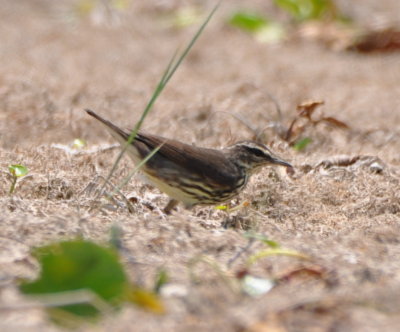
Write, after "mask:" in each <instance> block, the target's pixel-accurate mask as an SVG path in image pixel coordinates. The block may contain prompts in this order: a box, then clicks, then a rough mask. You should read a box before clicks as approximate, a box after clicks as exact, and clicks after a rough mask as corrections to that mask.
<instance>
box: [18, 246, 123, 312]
mask: <svg viewBox="0 0 400 332" xmlns="http://www.w3.org/2000/svg"><path fill="white" fill-rule="evenodd" d="M33 255H34V257H36V258H37V259H38V261H39V264H40V267H41V272H40V275H39V278H38V279H37V280H35V281H32V282H29V281H25V282H23V283H22V284H21V285H20V290H21V291H22V292H23V293H25V294H31V295H33V294H37V295H40V294H51V293H61V292H67V291H75V290H89V291H91V292H93V293H95V294H96V295H97V296H98V297H99V298H100V299H102V300H104V301H105V302H106V303H108V304H109V305H110V306H113V307H118V305H119V304H120V303H121V302H122V300H123V299H124V296H126V290H127V289H128V286H129V285H128V280H127V277H126V275H125V272H124V270H123V267H122V265H121V264H120V262H119V261H118V257H117V255H116V252H115V251H114V250H113V249H110V248H106V247H102V246H99V245H97V244H95V243H92V242H89V241H84V240H73V241H64V242H58V243H54V244H50V245H47V246H44V247H40V248H37V249H35V250H34V252H33ZM58 308H59V309H62V310H65V311H67V312H69V313H72V314H75V315H78V316H85V317H91V316H92V317H93V316H96V315H97V314H98V313H99V312H98V309H97V308H96V307H94V306H93V305H92V304H90V303H79V304H71V305H63V306H59V307H58Z"/></svg>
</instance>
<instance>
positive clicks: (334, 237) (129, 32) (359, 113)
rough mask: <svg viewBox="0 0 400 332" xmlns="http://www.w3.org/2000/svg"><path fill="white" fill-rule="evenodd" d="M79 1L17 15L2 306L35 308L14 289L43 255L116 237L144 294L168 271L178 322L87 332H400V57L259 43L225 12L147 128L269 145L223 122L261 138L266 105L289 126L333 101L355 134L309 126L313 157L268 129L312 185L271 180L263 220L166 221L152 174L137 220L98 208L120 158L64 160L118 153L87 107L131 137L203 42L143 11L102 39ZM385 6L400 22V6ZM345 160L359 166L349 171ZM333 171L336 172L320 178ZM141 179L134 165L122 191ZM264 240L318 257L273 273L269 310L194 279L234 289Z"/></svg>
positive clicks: (6, 18)
mask: <svg viewBox="0 0 400 332" xmlns="http://www.w3.org/2000/svg"><path fill="white" fill-rule="evenodd" d="M254 3H255V4H256V5H257V2H256V1H255V2H254ZM260 3H261V2H260ZM381 3H382V4H381V5H380V10H381V12H382V13H384V14H385V15H386V17H388V18H390V15H393V12H395V10H393V11H390V12H385V11H384V8H385V5H384V4H385V3H386V1H382V2H381ZM72 4H73V2H71V1H57V2H53V1H45V0H37V1H28V0H24V1H18V2H10V1H5V0H3V1H1V6H0V8H1V9H0V21H1V22H2V23H1V25H0V33H1V35H2V36H3V37H2V43H1V46H0V60H1V61H0V117H1V120H2V121H0V137H1V142H0V170H1V172H0V179H1V182H0V183H1V185H0V208H1V211H2V214H1V216H0V248H1V250H0V266H1V275H0V278H1V280H2V282H1V293H0V294H1V298H0V300H1V303H2V304H3V305H4V304H9V303H14V302H16V301H20V302H22V303H23V302H24V299H21V298H20V297H19V296H18V294H16V290H15V285H16V281H17V279H18V278H21V277H24V278H26V277H29V278H31V277H32V278H33V277H35V276H36V275H37V264H36V262H35V261H34V260H33V259H32V258H31V257H30V255H29V250H30V248H32V247H34V246H38V245H42V244H45V243H48V242H50V241H54V240H58V239H64V238H71V237H74V236H78V235H79V236H83V237H85V238H88V239H92V240H94V241H96V242H105V241H107V240H108V238H109V231H110V227H111V225H113V224H115V223H117V224H118V225H119V226H120V227H121V229H122V231H123V233H122V234H123V235H122V243H123V246H124V248H125V249H126V250H125V253H124V255H123V259H124V263H125V266H126V268H127V270H128V272H129V275H130V277H131V278H132V280H135V281H140V282H143V283H144V284H145V285H147V286H151V285H152V283H153V281H154V278H155V275H156V273H157V270H158V269H159V268H160V267H163V268H165V269H166V270H167V271H168V273H169V275H170V278H171V283H172V285H174V286H176V288H175V291H174V290H173V289H172V288H171V291H170V294H169V295H168V296H167V295H165V298H164V300H165V304H166V307H167V314H166V315H164V316H156V315H153V314H149V313H146V312H143V311H141V310H139V309H137V308H134V307H126V308H123V310H122V311H121V312H119V313H118V314H116V315H114V316H111V317H106V318H104V321H103V322H102V324H101V325H99V326H88V327H85V328H84V330H85V331H92V330H93V331H99V330H102V331H103V330H104V331H108V330H111V329H113V330H115V331H126V330H132V326H135V330H141V331H154V330H164V331H188V330H195V331H198V330H210V331H215V330H218V329H219V330H221V331H376V330H382V331H396V330H397V329H398V326H399V325H400V311H399V308H400V302H399V297H398V294H399V292H400V274H399V271H400V262H399V259H398V257H399V255H400V240H399V234H400V194H399V181H400V157H399V151H400V139H399V136H400V109H399V104H400V99H399V96H400V86H399V84H398V82H399V80H400V74H399V72H398V64H399V55H398V54H392V55H374V56H365V55H358V54H351V53H345V52H339V53H334V52H332V51H329V50H326V49H324V48H322V47H320V46H319V45H315V44H311V43H304V42H301V41H297V42H292V43H289V42H288V43H286V44H283V45H279V46H275V47H271V46H267V45H263V44H258V43H256V42H255V41H254V40H253V39H251V38H250V37H249V36H247V35H245V34H243V33H240V32H238V31H236V30H232V29H229V28H227V27H226V26H224V24H223V19H224V15H226V14H227V13H229V12H230V8H232V7H233V6H234V2H232V3H230V4H226V5H224V6H223V8H222V9H221V10H220V11H219V13H218V14H217V17H216V18H215V19H213V21H212V22H211V24H210V26H209V27H208V28H207V29H206V31H205V33H204V35H203V36H202V37H201V39H200V41H199V43H198V44H197V45H196V47H195V49H194V51H193V52H192V53H191V54H190V56H189V57H188V59H187V61H186V62H185V64H184V65H183V66H182V67H181V68H180V69H179V70H178V73H177V75H176V77H174V78H173V79H172V81H171V84H170V86H169V87H168V88H167V89H166V91H165V94H163V95H162V97H161V98H160V100H159V101H158V102H157V104H156V107H155V109H154V111H153V112H152V113H151V114H150V116H149V117H148V118H147V120H146V122H145V128H146V130H148V131H150V132H154V133H157V134H160V135H163V136H167V137H173V138H176V139H180V140H184V141H187V142H194V143H196V144H198V145H202V146H214V147H216V146H220V145H224V144H227V143H229V142H231V141H234V140H239V139H243V138H249V137H251V136H252V135H253V133H252V132H251V131H249V130H248V129H247V128H246V127H245V126H244V125H243V124H241V123H240V122H239V121H237V120H236V119H235V118H234V117H232V116H230V115H227V114H226V113H225V112H228V113H234V114H241V115H242V116H243V117H245V118H246V120H247V121H249V123H251V124H252V125H253V126H254V127H257V128H260V127H261V128H262V127H264V126H267V125H268V124H269V123H270V121H273V120H276V114H275V110H274V106H273V103H272V102H271V101H270V100H269V98H268V97H267V94H271V95H273V96H274V97H275V98H277V99H278V100H279V101H280V103H281V106H282V109H283V113H284V123H283V124H284V125H285V126H288V125H289V124H290V121H291V119H293V116H294V115H295V109H296V105H297V104H299V103H301V102H303V101H305V100H308V99H313V98H315V99H318V100H324V101H325V105H324V107H323V111H324V113H325V115H330V116H335V117H336V118H338V119H340V120H342V121H345V122H346V123H347V124H348V125H349V126H350V129H349V130H340V129H335V128H330V127H326V126H324V125H321V126H318V127H316V128H311V129H309V131H308V132H307V133H308V135H310V136H311V137H312V138H313V142H312V143H311V144H310V145H309V146H308V147H307V149H306V150H305V151H304V152H301V153H299V152H295V151H294V150H293V149H292V148H290V147H289V146H288V145H287V143H285V142H283V141H282V140H281V139H280V138H279V137H278V136H277V134H276V133H274V132H273V131H267V132H266V142H267V143H268V144H270V145H271V146H272V147H273V149H274V150H275V151H276V152H277V153H278V154H279V155H280V156H282V157H284V158H285V159H286V160H289V161H291V162H292V163H293V164H294V165H295V166H296V174H295V175H294V176H293V177H290V176H288V175H287V174H286V173H284V172H283V171H281V170H277V169H264V170H263V171H262V172H260V173H259V174H257V175H256V176H255V177H254V178H253V179H252V181H251V183H250V185H249V186H248V188H247V189H246V191H245V192H244V193H243V194H242V195H241V196H240V198H239V200H240V201H243V200H248V201H249V202H251V204H250V206H249V207H248V208H243V209H242V210H240V211H238V212H235V213H233V214H232V215H229V216H228V215H227V214H226V213H225V212H223V211H217V210H214V209H213V208H211V207H210V208H195V209H193V210H191V211H187V210H184V209H182V208H180V209H179V211H178V212H176V213H175V214H173V215H172V216H167V217H166V216H163V215H162V214H161V213H160V211H159V208H160V207H162V206H163V205H164V204H165V203H166V201H167V198H166V197H165V196H164V195H163V194H161V193H159V192H158V191H157V190H155V189H153V188H150V187H149V186H146V185H144V184H143V182H142V181H140V179H139V177H137V178H135V179H133V180H132V181H131V183H130V184H129V185H127V186H126V187H124V188H123V193H124V195H125V196H132V197H135V198H137V200H136V199H134V200H133V201H134V204H133V211H131V212H129V211H128V209H127V206H126V203H125V201H124V200H123V199H122V198H121V196H118V195H117V196H116V199H115V201H114V202H111V203H110V202H108V201H106V200H100V201H99V202H97V207H98V208H95V209H91V208H90V207H91V204H92V203H93V202H94V197H95V195H94V194H95V190H96V188H98V184H99V183H101V178H100V176H106V175H107V172H108V171H109V170H110V168H111V166H112V163H113V161H114V160H115V157H116V155H117V149H105V150H104V151H102V150H101V149H99V151H97V152H96V151H95V152H93V151H92V152H88V153H82V154H76V155H71V154H68V153H67V152H65V151H63V150H60V149H57V148H55V147H52V146H51V145H52V144H65V145H68V144H70V143H71V142H72V141H73V139H74V138H77V137H80V138H84V139H86V140H87V141H88V144H89V145H88V147H89V148H92V149H94V150H95V149H96V148H97V147H99V146H100V145H102V144H103V145H104V144H107V143H110V144H112V143H113V142H112V140H111V139H110V138H109V137H108V135H107V133H106V132H104V130H103V127H101V126H98V124H97V123H95V122H94V121H92V120H91V119H90V118H89V117H87V116H86V114H85V113H84V112H83V109H84V108H88V107H89V108H93V109H95V110H96V111H98V112H99V113H101V114H103V115H105V116H107V117H108V118H110V119H112V120H113V121H115V122H116V123H120V124H122V125H128V124H131V125H133V124H134V123H135V120H137V119H138V117H139V116H140V112H141V110H142V109H143V107H144V105H145V104H146V102H147V100H148V98H149V96H150V94H151V91H152V89H153V87H154V84H155V83H156V82H157V80H158V79H159V75H160V73H161V72H162V70H163V68H164V67H165V64H166V62H167V61H168V59H169V58H170V55H171V54H172V53H173V51H174V49H175V48H176V46H177V45H182V44H183V43H184V42H185V41H187V40H188V39H189V38H190V37H191V35H192V32H193V31H192V30H193V29H191V28H189V29H186V30H177V29H174V28H170V27H169V28H168V27H165V26H163V23H162V21H161V20H160V19H159V17H160V16H162V15H163V14H164V13H165V11H166V10H167V9H166V8H164V7H161V5H155V4H146V5H144V2H143V4H142V5H140V4H132V6H131V8H130V9H129V10H126V11H125V12H123V13H121V14H120V17H119V19H118V20H115V21H113V22H114V23H113V24H112V25H110V24H109V23H110V21H107V20H106V22H103V23H102V24H100V25H96V24H94V23H93V22H94V21H93V20H92V19H91V18H90V17H79V16H78V15H76V14H71V8H72V7H73V5H72ZM368 4H373V2H371V1H369V2H366V5H365V6H363V8H356V7H354V8H352V11H353V13H354V15H355V16H356V17H358V18H359V19H360V21H361V22H365V21H367V18H368V17H370V16H373V14H374V13H375V11H377V9H376V8H375V7H376V6H377V5H375V7H373V6H372V5H370V6H368ZM387 5H388V6H392V7H395V8H397V13H398V11H399V10H400V8H399V5H398V3H397V2H393V1H387ZM249 6H250V4H249ZM258 6H259V8H264V7H268V6H269V5H268V6H267V5H262V4H258ZM263 6H264V7H263ZM396 6H397V7H396ZM268 8H269V7H268ZM387 8H389V7H387ZM390 8H391V7H390ZM378 11H379V10H378ZM107 22H108V23H107ZM338 155H346V156H348V157H347V160H350V159H351V158H352V157H355V156H361V158H359V159H358V160H353V162H338V160H339V159H338V158H336V157H334V156H338ZM366 156H370V157H371V158H372V159H371V158H369V159H368V158H367V157H366ZM327 160H328V161H330V162H331V163H330V165H328V166H326V164H327V163H325V166H324V165H323V164H320V163H321V161H327ZM343 160H346V158H345V159H342V161H343ZM339 161H340V160H339ZM12 163H22V164H24V165H25V166H27V167H28V168H29V170H30V173H29V175H28V176H27V177H26V178H24V179H22V180H21V181H20V182H19V183H18V185H17V188H16V192H15V195H14V196H12V197H10V196H9V195H8V189H9V184H10V180H9V178H8V176H7V173H6V172H7V167H8V165H9V164H12ZM377 165H378V166H379V167H378V166H377ZM130 167H132V165H131V164H130V162H129V160H128V159H125V158H124V160H123V162H122V163H121V166H120V168H119V170H118V171H117V172H116V174H115V175H114V178H113V179H112V181H113V183H118V181H120V180H121V179H122V178H123V176H124V175H126V174H127V173H128V171H129V169H130ZM100 203H101V204H100ZM99 207H100V208H99ZM223 226H225V227H223ZM249 229H251V230H254V231H257V232H259V233H263V234H265V235H266V236H267V237H268V238H270V239H272V240H274V241H277V242H279V243H280V244H281V245H282V247H285V248H290V249H293V250H297V251H299V252H301V253H304V254H307V255H309V256H311V258H312V259H311V260H310V261H302V260H299V259H295V258H290V257H282V256H276V257H271V258H265V259H262V260H260V261H259V262H257V263H256V264H255V265H254V266H252V267H251V268H250V271H251V273H252V274H254V275H257V276H260V277H265V278H273V279H277V280H280V282H279V283H278V285H277V286H276V287H275V288H274V289H273V290H272V291H271V292H269V293H268V294H266V295H264V296H262V297H260V298H250V297H247V296H245V295H243V294H241V293H240V292H238V291H236V290H233V289H232V288H231V287H229V284H227V283H226V281H225V279H223V278H221V275H220V274H218V273H216V271H215V270H214V269H213V268H211V267H210V266H209V265H208V264H205V263H198V264H197V265H196V266H194V267H193V268H190V264H189V263H190V262H191V261H192V260H193V259H194V258H196V257H199V256H201V257H207V258H208V259H212V260H213V261H215V262H216V263H217V264H218V265H219V266H220V267H221V268H222V269H225V270H227V273H228V274H229V275H231V276H233V275H235V273H237V272H239V271H241V270H242V269H243V268H244V267H245V262H246V259H247V258H248V257H249V256H250V255H251V254H253V253H255V252H257V251H258V250H261V249H262V248H263V245H262V244H261V243H259V242H255V243H254V244H253V245H252V246H250V248H249V249H248V251H246V252H244V253H243V254H242V255H241V256H240V257H239V258H238V259H236V260H235V261H234V263H233V264H232V265H231V266H229V267H228V262H229V260H230V259H232V257H234V256H235V255H236V254H237V253H238V252H239V251H241V250H242V248H244V247H245V246H246V245H247V243H248V240H247V239H246V238H245V237H244V236H243V233H244V231H245V230H249ZM297 270H298V271H299V273H294V274H292V273H293V271H297ZM190 272H192V273H194V274H195V275H197V276H198V278H197V280H196V281H195V280H193V279H192V278H191V275H190ZM287 276H291V277H287ZM0 316H1V319H0V321H1V323H0V329H1V330H2V331H8V330H11V329H13V330H18V331H23V330H27V331H28V330H29V331H36V330H37V331H39V330H40V331H56V330H58V328H57V327H56V326H53V325H52V324H51V323H50V322H48V321H47V319H46V317H45V315H44V314H43V311H41V310H38V309H20V310H1V311H0Z"/></svg>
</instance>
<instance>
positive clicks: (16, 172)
mask: <svg viewBox="0 0 400 332" xmlns="http://www.w3.org/2000/svg"><path fill="white" fill-rule="evenodd" d="M8 170H9V171H10V173H11V175H12V176H14V177H17V178H19V177H21V176H25V175H26V174H28V169H27V168H26V167H25V166H23V165H10V166H8Z"/></svg>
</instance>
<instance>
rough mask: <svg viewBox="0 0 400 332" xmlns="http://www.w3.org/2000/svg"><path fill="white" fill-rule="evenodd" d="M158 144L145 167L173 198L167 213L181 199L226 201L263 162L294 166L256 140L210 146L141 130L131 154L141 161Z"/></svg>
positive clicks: (125, 134)
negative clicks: (188, 142)
mask: <svg viewBox="0 0 400 332" xmlns="http://www.w3.org/2000/svg"><path fill="white" fill-rule="evenodd" d="M86 112H87V113H88V114H89V115H91V116H93V117H94V118H96V119H97V120H99V121H100V122H102V123H103V124H105V125H106V126H107V127H108V129H109V130H110V133H111V134H112V136H113V137H115V138H116V139H117V140H118V141H119V142H120V144H121V145H124V144H126V142H127V140H128V138H129V136H130V132H129V131H124V130H122V129H121V128H119V127H117V126H116V125H114V124H113V123H111V122H110V121H108V120H105V119H103V118H102V117H101V116H99V115H97V114H96V113H94V112H93V111H91V110H86ZM156 148H159V150H158V151H157V152H156V153H155V154H154V155H153V156H152V157H151V158H150V159H149V160H148V161H147V162H146V163H145V164H144V165H143V166H142V168H141V171H142V172H143V173H144V174H145V175H146V177H147V178H148V180H149V182H150V183H151V184H153V185H154V186H156V187H157V188H158V189H160V190H161V191H162V192H164V193H166V194H167V195H168V196H170V198H171V200H170V202H169V203H168V204H167V206H166V207H165V209H164V210H165V212H166V213H168V212H170V210H171V209H172V208H174V207H175V205H176V204H177V203H178V202H179V201H181V202H182V203H183V204H184V205H185V206H186V207H187V208H189V207H192V206H194V205H197V204H200V205H206V204H217V203H222V202H226V201H228V200H230V199H232V198H233V197H234V196H236V195H237V194H238V193H239V192H240V191H241V190H242V189H243V188H244V187H245V185H246V183H247V181H248V179H249V177H250V175H251V174H252V173H253V172H254V171H255V170H256V169H258V168H260V167H261V166H265V165H282V166H285V167H289V168H292V165H290V164H289V163H288V162H286V161H284V160H282V159H280V158H278V157H277V156H275V155H274V154H273V153H272V152H271V151H270V150H269V149H268V148H267V147H266V146H265V145H263V144H260V143H257V142H254V141H241V142H238V143H235V144H233V145H231V146H228V147H226V148H223V149H207V148H202V147H196V146H193V145H189V144H185V143H182V142H179V141H176V140H172V139H168V138H164V137H160V136H156V135H150V134H147V133H143V132H139V133H138V134H137V135H136V137H135V140H134V141H133V142H132V143H131V144H130V145H129V146H128V148H127V152H128V154H129V156H130V157H131V158H132V159H133V161H134V162H135V163H136V164H137V163H139V162H140V161H142V160H143V159H144V158H145V157H146V156H147V155H148V154H150V153H151V152H152V151H153V150H154V149H156Z"/></svg>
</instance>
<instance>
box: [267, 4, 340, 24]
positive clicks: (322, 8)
mask: <svg viewBox="0 0 400 332" xmlns="http://www.w3.org/2000/svg"><path fill="white" fill-rule="evenodd" d="M274 2H275V4H276V5H277V6H278V7H280V8H282V9H283V10H285V11H286V12H288V13H289V14H290V15H292V16H293V18H295V19H296V20H299V21H306V20H321V19H324V18H325V17H330V18H335V19H336V18H337V17H338V13H337V9H336V6H335V5H334V3H333V1H332V0H274Z"/></svg>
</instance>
